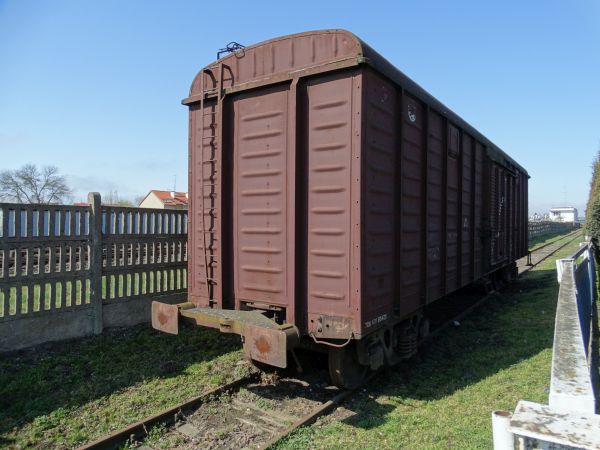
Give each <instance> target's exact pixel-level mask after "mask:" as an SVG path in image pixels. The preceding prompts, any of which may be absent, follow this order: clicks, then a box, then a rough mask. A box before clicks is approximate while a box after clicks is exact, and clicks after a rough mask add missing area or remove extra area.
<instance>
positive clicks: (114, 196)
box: [102, 190, 135, 206]
mask: <svg viewBox="0 0 600 450" xmlns="http://www.w3.org/2000/svg"><path fill="white" fill-rule="evenodd" d="M102 204H103V205H110V206H135V205H134V204H133V203H132V202H131V201H130V200H128V199H126V198H123V197H121V196H120V195H119V192H118V191H117V190H114V191H108V193H105V194H103V195H102Z"/></svg>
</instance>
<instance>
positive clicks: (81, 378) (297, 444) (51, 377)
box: [0, 244, 577, 449]
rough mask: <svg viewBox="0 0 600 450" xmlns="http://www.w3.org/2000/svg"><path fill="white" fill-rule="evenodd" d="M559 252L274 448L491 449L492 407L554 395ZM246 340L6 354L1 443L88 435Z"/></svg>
mask: <svg viewBox="0 0 600 450" xmlns="http://www.w3.org/2000/svg"><path fill="white" fill-rule="evenodd" d="M576 248H577V244H573V245H569V246H566V247H565V248H563V249H562V250H561V251H560V252H559V254H558V255H557V257H564V256H566V255H568V254H570V253H572V252H573V251H574V250H575V249H576ZM554 259H555V258H550V259H548V260H546V261H544V262H542V263H541V264H540V265H539V266H537V267H536V268H534V269H533V270H532V271H531V272H529V273H528V274H527V275H525V276H524V277H523V278H522V279H520V280H519V281H517V282H516V283H514V284H513V285H511V286H510V287H508V288H507V289H506V290H505V291H503V292H502V293H501V295H499V296H496V297H495V298H492V299H491V300H490V301H488V302H487V303H486V304H485V305H484V306H482V307H481V308H479V309H478V310H476V311H475V312H474V313H473V314H472V315H470V316H469V317H468V318H466V319H464V320H463V321H462V322H461V324H460V326H458V327H453V328H450V329H447V330H445V331H444V332H443V333H441V335H439V336H437V337H436V338H435V340H434V341H433V342H432V343H431V344H429V345H428V346H427V348H425V349H424V351H423V352H422V353H421V354H420V355H418V356H417V357H416V358H413V359H412V360H410V361H407V362H406V363H404V364H402V365H401V366H398V367H395V368H394V369H392V370H390V371H388V372H387V373H384V374H382V375H381V376H380V377H379V378H378V379H377V380H376V381H375V382H374V386H373V387H372V388H370V389H367V390H366V391H365V392H362V393H361V394H360V395H358V396H357V397H355V398H354V399H353V400H352V401H351V402H349V403H348V404H346V405H345V407H344V408H342V409H341V410H338V411H337V412H335V413H334V414H333V415H331V416H328V417H325V418H323V419H321V420H319V421H318V422H317V423H316V424H314V425H313V426H311V427H305V428H301V429H300V430H297V431H296V432H294V433H293V434H292V435H291V436H290V437H289V438H288V439H286V440H285V441H284V442H282V443H281V444H280V445H279V448H281V449H291V448H294V449H295V448H356V447H360V448H361V449H382V448H409V449H448V448H459V449H479V448H490V447H491V421H490V413H491V411H492V410H494V409H509V410H512V409H514V407H515V405H516V403H517V401H518V400H520V399H526V400H533V401H538V402H542V403H546V402H547V397H548V387H549V382H550V364H551V355H552V350H551V348H552V337H553V329H554V314H555V306H556V298H557V295H558V286H557V283H556V277H555V271H554V270H555V269H554V267H555V266H554ZM239 348H240V345H239V339H238V338H237V337H236V336H227V335H221V334H219V333H217V332H214V331H212V330H207V329H201V328H198V327H196V328H184V329H183V330H182V332H181V334H180V335H178V336H172V335H167V334H162V333H158V332H155V331H153V330H151V329H150V328H148V327H147V326H139V327H134V328H131V329H128V330H125V331H123V330H121V331H112V332H109V333H106V334H104V335H102V336H98V337H94V338H89V339H84V340H79V341H67V342H62V343H57V344H52V345H46V346H41V347H37V348H35V349H31V350H28V351H24V352H19V353H13V354H9V355H3V356H0V447H10V448H39V449H42V448H44V449H46V448H72V447H75V446H77V445H80V444H82V443H84V442H88V441H90V440H92V439H94V438H97V437H99V436H100V435H103V434H105V433H107V432H110V431H112V430H115V429H117V428H120V427H123V426H125V425H128V424H130V423H132V422H135V421H137V420H140V419H141V418H143V417H146V416H148V415H150V414H153V413H155V412H158V411H160V410H162V409H164V408H166V407H169V406H173V405H175V404H177V403H178V402H180V401H182V400H184V399H186V398H189V397H192V396H195V395H198V394H199V393H201V392H202V391H204V390H206V389H209V388H211V387H214V386H217V385H220V384H223V383H224V382H227V381H229V380H231V379H233V378H234V377H237V376H240V375H243V373H244V372H245V368H244V367H243V366H237V365H236V362H237V361H238V360H239V359H240V358H241V352H240V350H239ZM161 432H162V430H156V431H155V432H154V433H153V435H152V436H154V437H159V436H160V434H161ZM155 435H156V436H155Z"/></svg>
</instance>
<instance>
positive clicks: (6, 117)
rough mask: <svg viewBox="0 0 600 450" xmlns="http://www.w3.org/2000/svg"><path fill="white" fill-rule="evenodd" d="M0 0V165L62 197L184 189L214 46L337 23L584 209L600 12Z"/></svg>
mask: <svg viewBox="0 0 600 450" xmlns="http://www.w3.org/2000/svg"><path fill="white" fill-rule="evenodd" d="M367 5H368V6H367V7H364V6H361V3H360V2H353V1H350V0H348V1H346V2H336V1H319V2H313V1H308V0H304V1H302V2H296V3H291V2H284V1H279V2H261V1H253V2H239V3H238V2H234V1H232V2H229V3H227V2H219V1H216V2H202V1H170V2H166V1H162V2H159V1H144V2H142V1H112V0H106V1H97V2H91V1H87V2H84V1H61V0H55V1H52V2H50V1H35V0H30V1H21V0H0V169H13V168H17V167H19V166H21V165H22V164H24V163H27V162H33V163H37V164H40V165H45V164H54V165H56V166H58V167H59V168H60V169H61V171H62V172H63V173H65V174H67V175H68V177H69V180H70V183H71V184H72V186H73V187H74V189H75V192H76V196H75V200H78V199H82V198H84V197H85V193H86V192H88V191H100V192H107V191H110V190H117V191H118V193H119V195H121V196H123V197H129V198H131V199H133V198H134V197H136V196H139V195H143V194H145V193H146V192H147V191H148V190H149V189H152V188H158V189H170V188H172V186H173V182H174V177H175V176H176V178H177V188H178V189H180V190H185V189H186V186H187V110H186V108H185V107H184V106H182V105H181V104H180V100H181V99H182V98H184V97H185V96H186V94H187V92H188V89H189V85H190V83H191V81H192V79H193V77H194V75H195V74H196V72H197V71H198V70H199V69H200V68H201V67H202V66H204V65H206V64H207V63H209V62H211V61H212V60H213V59H214V57H215V53H216V50H217V49H218V48H220V47H222V46H224V45H225V44H226V43H227V42H230V41H238V42H241V43H243V44H246V45H249V44H254V43H257V42H260V41H262V40H265V39H269V38H272V37H275V36H279V35H284V34H289V33H294V32H299V31H306V30H310V29H322V28H346V29H348V30H350V31H352V32H354V33H356V34H357V35H358V36H360V37H361V38H362V39H363V40H365V41H366V42H367V43H369V44H370V45H371V46H372V47H374V48H375V49H376V50H378V51H379V52H380V53H381V54H382V55H384V56H385V57H386V58H387V59H388V60H389V61H391V62H392V63H393V64H394V65H395V66H397V67H398V68H399V69H400V70H402V71H403V72H404V73H406V74H407V75H408V76H409V77H411V78H412V79H414V80H415V81H416V82H418V83H419V84H420V85H421V86H423V87H424V88H425V89H426V90H428V91H429V92H430V93H431V94H433V95H434V96H436V97H437V98H438V99H440V100H441V101H442V102H443V103H445V104H446V105H448V106H449V107H450V108H452V109H453V110H454V111H455V112H457V113H458V114H459V115H461V116H462V117H463V118H464V119H465V120H467V121H468V122H470V123H471V124H472V125H473V126H475V127H476V128H477V129H479V130H480V131H481V132H482V133H483V134H485V135H486V136H487V137H488V138H489V139H490V140H492V141H493V142H495V143H496V144H497V145H498V146H500V147H501V148H503V149H504V150H505V151H507V152H508V153H509V154H510V155H511V156H513V157H514V158H515V159H516V160H517V161H519V162H520V163H521V164H522V165H523V166H525V167H526V168H527V169H528V170H529V173H530V175H531V180H530V212H534V211H538V212H544V211H547V209H548V208H550V207H551V206H556V205H562V204H563V203H565V198H566V203H568V204H570V205H574V206H576V207H578V208H579V209H580V210H583V206H584V204H585V202H586V199H587V195H588V186H589V179H590V174H591V171H590V165H591V163H592V160H593V158H594V156H595V154H596V152H597V151H598V149H599V147H600V2H599V1H597V0H580V1H576V0H573V1H566V0H560V1H559V0H530V1H523V0H520V1H512V0H510V1H502V2H491V1H481V0H479V1H461V0H455V1H451V2H449V1H419V2H416V1H412V2H409V1H393V2H377V1H372V2H368V3H367Z"/></svg>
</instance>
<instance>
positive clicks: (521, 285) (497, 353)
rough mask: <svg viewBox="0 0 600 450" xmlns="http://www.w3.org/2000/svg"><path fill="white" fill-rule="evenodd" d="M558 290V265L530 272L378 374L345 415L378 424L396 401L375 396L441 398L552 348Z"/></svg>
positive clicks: (369, 425)
mask: <svg viewBox="0 0 600 450" xmlns="http://www.w3.org/2000/svg"><path fill="white" fill-rule="evenodd" d="M557 296H558V285H557V283H556V281H555V272H554V271H553V270H546V271H541V270H539V271H535V272H530V273H529V274H527V275H526V276H524V277H523V278H521V279H519V280H517V281H515V282H514V283H512V284H511V285H509V286H507V287H506V288H505V289H503V290H502V291H500V292H499V293H498V294H496V295H494V296H492V298H490V299H488V300H487V301H486V302H485V303H484V304H482V305H480V306H479V307H478V308H477V309H476V310H474V311H473V312H472V313H471V314H470V315H469V316H468V317H467V318H465V319H464V321H462V322H461V323H460V326H458V327H449V328H447V329H446V330H444V331H442V332H441V333H440V334H439V335H437V336H435V338H434V339H433V340H432V341H431V342H430V343H428V344H427V345H426V346H425V348H423V349H422V350H421V351H420V353H419V354H418V355H417V356H416V357H414V358H412V359H411V360H408V361H406V362H405V363H403V364H400V365H398V366H396V367H393V368H391V369H388V370H387V372H385V373H383V374H381V375H379V376H378V377H377V378H376V379H375V381H374V382H373V383H372V384H373V386H374V388H373V387H371V388H370V389H369V391H370V392H369V394H370V395H369V397H370V398H367V397H366V396H360V397H359V398H357V399H356V400H354V401H353V402H351V404H349V405H348V409H350V410H351V411H354V414H352V415H351V416H350V417H347V418H346V419H344V420H343V421H344V422H345V423H347V424H349V425H352V426H355V427H359V428H365V429H370V428H373V427H377V426H379V425H382V424H384V423H385V422H386V416H387V415H388V414H389V413H390V412H391V411H393V410H394V409H395V408H396V407H395V406H394V405H390V404H379V403H377V402H375V401H373V400H372V399H371V398H377V397H378V396H387V397H391V398H395V401H402V399H405V400H406V402H407V403H410V400H425V401H433V400H438V399H440V398H443V397H446V396H449V395H452V394H453V393H455V392H456V391H458V390H461V389H463V388H465V387H467V386H469V385H473V384H475V383H478V382H479V381H481V380H483V379H485V378H487V377H489V376H491V375H494V374H496V373H497V372H498V371H500V370H502V369H505V368H508V367H510V366H512V365H515V364H518V363H519V362H521V361H523V360H525V359H527V358H530V357H532V356H534V355H537V354H538V353H539V352H540V351H542V350H544V349H548V348H551V347H552V342H553V337H554V320H555V313H556V299H557ZM549 376H550V373H548V377H549ZM548 381H549V378H548Z"/></svg>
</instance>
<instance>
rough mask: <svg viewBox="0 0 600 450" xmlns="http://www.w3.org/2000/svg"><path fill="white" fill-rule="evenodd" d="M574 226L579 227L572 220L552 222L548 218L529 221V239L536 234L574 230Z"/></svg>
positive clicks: (542, 234)
mask: <svg viewBox="0 0 600 450" xmlns="http://www.w3.org/2000/svg"><path fill="white" fill-rule="evenodd" d="M576 228H579V224H578V223H572V222H552V221H549V220H546V221H539V222H538V221H536V222H529V223H528V231H529V239H531V238H534V237H536V236H544V235H546V234H552V233H558V232H561V231H569V230H574V229H576Z"/></svg>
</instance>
